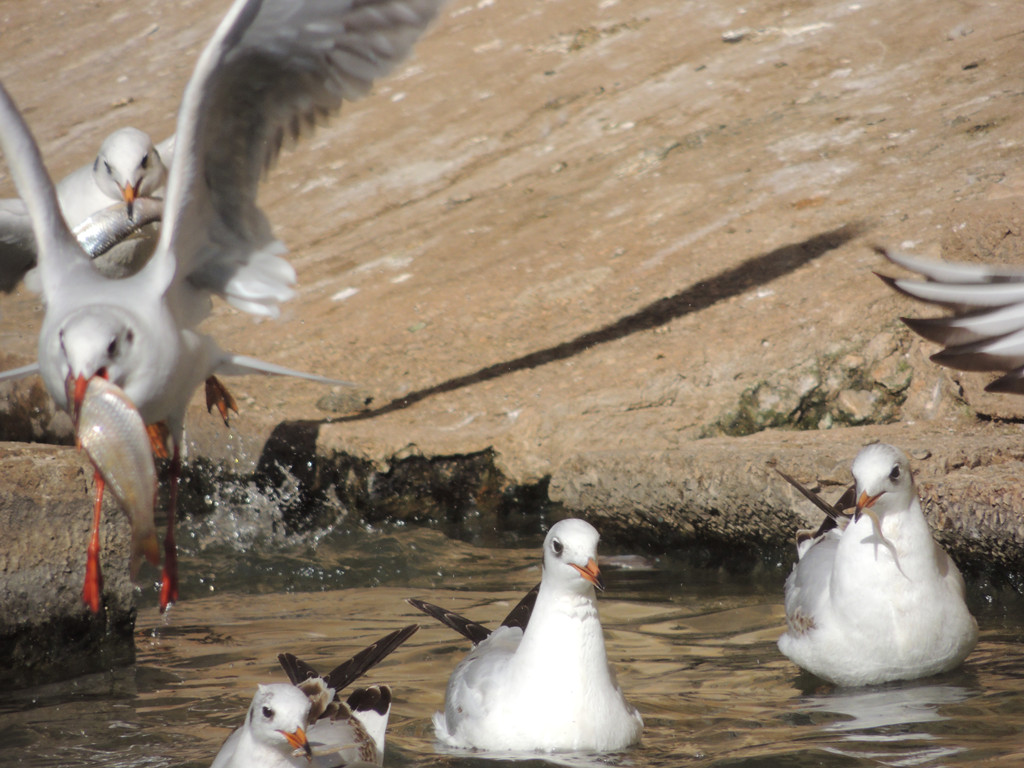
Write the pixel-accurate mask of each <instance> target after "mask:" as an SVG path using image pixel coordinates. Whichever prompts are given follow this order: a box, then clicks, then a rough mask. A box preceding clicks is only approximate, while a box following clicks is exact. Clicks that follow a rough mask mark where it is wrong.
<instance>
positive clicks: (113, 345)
mask: <svg viewBox="0 0 1024 768" xmlns="http://www.w3.org/2000/svg"><path fill="white" fill-rule="evenodd" d="M116 354H117V336H115V337H114V338H112V339H111V340H110V343H109V344H107V357H113V356H114V355H116Z"/></svg>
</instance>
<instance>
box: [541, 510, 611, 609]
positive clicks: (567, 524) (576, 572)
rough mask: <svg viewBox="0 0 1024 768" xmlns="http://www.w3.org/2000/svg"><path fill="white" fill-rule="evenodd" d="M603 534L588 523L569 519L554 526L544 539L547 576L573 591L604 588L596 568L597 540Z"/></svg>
mask: <svg viewBox="0 0 1024 768" xmlns="http://www.w3.org/2000/svg"><path fill="white" fill-rule="evenodd" d="M599 538H600V534H599V533H598V532H597V530H596V529H595V528H594V526H592V525H591V524H590V523H588V522H586V521H585V520H578V519H574V518H570V519H568V520H561V521H559V522H557V523H555V524H554V525H553V526H551V530H550V531H548V535H547V537H546V538H545V539H544V577H543V580H544V582H546V583H551V582H557V583H559V584H561V585H564V586H565V587H567V588H568V589H570V590H572V591H574V592H580V593H585V592H587V591H591V592H592V591H593V587H597V588H598V589H604V581H603V580H602V579H601V571H600V570H599V569H598V567H597V541H598V539H599Z"/></svg>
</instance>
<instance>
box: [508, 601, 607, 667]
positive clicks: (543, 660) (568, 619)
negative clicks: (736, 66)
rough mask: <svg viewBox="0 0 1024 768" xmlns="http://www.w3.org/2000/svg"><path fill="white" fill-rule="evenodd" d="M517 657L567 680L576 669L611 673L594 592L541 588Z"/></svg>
mask: <svg viewBox="0 0 1024 768" xmlns="http://www.w3.org/2000/svg"><path fill="white" fill-rule="evenodd" d="M516 656H517V657H519V658H522V659H529V661H527V662H524V663H528V664H530V665H531V666H533V668H534V669H537V668H539V666H538V665H542V666H549V667H551V668H552V670H553V672H554V673H555V674H557V675H560V676H564V675H565V674H567V672H568V670H569V669H571V668H573V667H574V666H576V667H580V668H582V669H593V668H596V667H600V668H601V669H607V657H606V654H605V648H604V635H603V633H602V631H601V621H600V619H599V617H598V614H597V605H596V604H595V602H594V595H593V589H588V590H586V591H584V592H582V593H580V592H570V591H565V590H550V589H545V588H544V585H542V586H541V590H540V593H539V594H538V595H537V604H536V605H535V606H534V608H533V613H532V614H531V616H530V622H529V624H528V625H527V627H526V630H525V632H524V633H523V639H522V642H521V643H520V645H519V650H518V651H517V653H516Z"/></svg>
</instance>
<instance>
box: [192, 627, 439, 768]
mask: <svg viewBox="0 0 1024 768" xmlns="http://www.w3.org/2000/svg"><path fill="white" fill-rule="evenodd" d="M418 628H419V627H418V626H417V625H415V624H412V625H410V626H408V627H405V628H403V629H400V630H396V631H395V632H392V633H391V634H389V635H387V636H385V637H382V638H381V639H380V640H378V641H377V642H376V643H374V644H373V645H371V646H370V647H368V648H366V649H365V650H363V651H360V652H359V653H357V654H356V655H355V656H353V657H352V658H351V659H349V660H348V661H346V662H343V663H342V664H339V665H338V666H337V667H335V668H334V669H333V670H331V671H330V672H329V673H328V674H326V675H318V674H317V673H316V671H315V670H314V669H313V668H312V667H311V666H309V664H306V663H305V662H303V661H300V660H299V659H297V658H295V656H293V655H292V654H290V653H282V654H281V655H280V656H278V661H280V663H281V666H282V667H283V668H284V670H285V672H287V674H288V678H289V679H290V680H291V683H273V684H270V685H260V686H259V687H258V688H257V689H256V695H255V696H253V699H252V704H251V705H250V706H249V711H248V713H247V714H246V717H245V723H244V724H243V725H242V726H241V727H240V728H238V729H237V730H236V731H235V732H234V733H232V734H231V735H230V736H229V737H228V739H227V741H225V742H224V745H223V746H222V747H221V748H220V751H219V752H218V753H217V757H216V758H215V759H214V761H213V765H212V767H211V768H289V767H290V766H294V767H296V768H299V767H304V766H311V767H312V768H341V766H357V765H366V766H373V765H381V764H382V763H383V761H384V733H385V731H386V729H387V725H388V716H389V715H390V712H391V689H390V688H388V686H386V685H373V686H370V687H368V688H357V689H356V690H354V691H353V692H352V694H351V695H350V696H349V697H348V698H347V699H346V700H345V701H342V700H341V698H340V696H339V694H340V693H341V690H342V689H343V688H345V686H347V685H348V684H349V683H351V682H352V681H353V680H355V679H357V678H358V677H361V676H362V675H363V674H364V673H365V672H366V671H367V670H369V669H370V668H371V667H373V666H374V665H376V664H377V663H379V662H380V661H381V660H383V659H384V657H385V656H387V655H388V654H390V653H391V652H392V651H394V650H395V649H396V648H397V647H398V646H400V645H401V644H402V643H404V642H405V641H406V640H408V639H409V638H410V637H411V636H412V635H413V634H414V633H415V632H416V630H417V629H418Z"/></svg>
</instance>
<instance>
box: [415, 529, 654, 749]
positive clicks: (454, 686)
mask: <svg viewBox="0 0 1024 768" xmlns="http://www.w3.org/2000/svg"><path fill="white" fill-rule="evenodd" d="M598 538H599V534H598V532H597V531H596V530H595V529H594V527H593V526H592V525H590V523H588V522H586V521H584V520H577V519H568V520H562V521H560V522H558V523H555V525H553V526H552V527H551V530H550V531H548V535H547V537H546V538H545V540H544V573H543V577H542V579H541V583H540V587H539V589H538V590H537V592H536V593H535V594H532V593H531V594H529V595H527V597H526V598H524V601H523V602H521V603H520V605H518V606H516V608H515V609H513V611H512V613H511V614H510V615H509V617H508V618H507V619H506V620H505V622H504V623H503V624H502V626H501V627H499V628H498V629H496V630H494V631H493V632H491V631H489V630H488V629H487V628H486V627H483V626H482V625H480V624H477V623H476V622H473V621H470V620H469V619H465V618H463V617H461V616H459V615H457V614H454V613H452V612H450V611H446V610H445V609H443V608H438V607H437V606H434V605H431V604H429V603H423V602H422V601H419V600H410V601H409V602H410V603H411V604H412V605H413V606H414V607H416V608H419V609H420V610H422V611H424V612H425V613H428V614H430V615H431V616H434V617H435V618H438V619H439V620H441V621H442V622H443V623H445V624H446V625H448V626H449V627H452V628H454V629H456V631H458V632H460V633H461V634H463V635H464V636H465V637H467V638H469V639H471V640H472V641H473V642H474V644H475V647H474V648H473V650H472V651H470V653H469V655H468V656H466V658H465V659H463V660H462V661H461V662H460V663H459V665H458V666H457V667H456V668H455V671H454V672H452V675H451V678H450V679H449V681H448V690H447V692H446V694H445V708H444V712H438V713H436V714H435V715H434V732H435V734H436V735H437V738H438V740H439V741H441V742H442V743H443V744H445V745H447V746H451V747H467V748H476V749H481V750H487V751H502V752H504V751H513V752H533V751H546V752H562V751H592V752H615V751H619V750H623V749H625V748H626V747H629V746H631V745H633V744H636V743H637V742H638V741H639V740H640V735H641V732H642V731H643V718H641V716H640V713H639V712H637V710H636V708H635V707H633V706H632V705H631V704H629V703H628V702H627V701H626V699H625V697H624V696H623V695H622V689H621V688H619V684H618V682H616V679H615V672H614V671H613V670H612V668H611V667H610V666H609V664H608V657H607V655H606V653H605V646H604V634H603V632H602V629H601V621H600V619H599V618H598V615H597V605H596V603H595V599H594V588H595V587H596V588H598V589H604V582H603V581H602V579H601V572H600V570H599V569H598V566H597V541H598ZM534 600H535V603H534V604H533V605H532V610H531V608H530V604H531V603H533V601H534Z"/></svg>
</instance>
